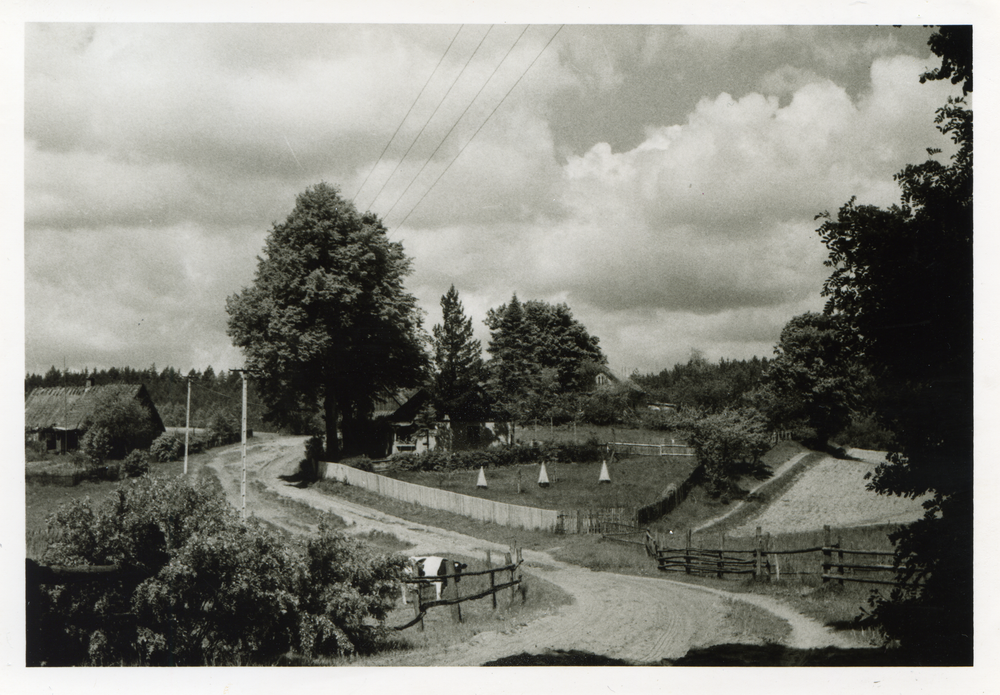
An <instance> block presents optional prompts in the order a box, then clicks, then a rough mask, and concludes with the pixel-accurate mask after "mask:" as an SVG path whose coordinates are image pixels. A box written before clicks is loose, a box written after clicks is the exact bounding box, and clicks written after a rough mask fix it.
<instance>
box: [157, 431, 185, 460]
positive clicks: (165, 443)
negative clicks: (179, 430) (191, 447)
mask: <svg viewBox="0 0 1000 695" xmlns="http://www.w3.org/2000/svg"><path fill="white" fill-rule="evenodd" d="M182 453H184V441H183V440H181V439H179V438H178V437H177V435H175V434H173V433H171V432H164V433H163V434H161V435H160V436H159V437H157V438H156V439H155V440H154V441H153V443H152V444H150V446H149V455H150V456H151V457H152V458H153V460H154V461H158V462H159V463H167V462H168V461H176V460H177V459H179V458H180V457H181V454H182Z"/></svg>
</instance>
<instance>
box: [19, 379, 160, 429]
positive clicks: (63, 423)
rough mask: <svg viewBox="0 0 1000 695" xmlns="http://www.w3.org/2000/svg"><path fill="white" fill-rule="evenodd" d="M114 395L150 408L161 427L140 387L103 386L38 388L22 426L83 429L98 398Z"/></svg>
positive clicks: (133, 385)
mask: <svg viewBox="0 0 1000 695" xmlns="http://www.w3.org/2000/svg"><path fill="white" fill-rule="evenodd" d="M104 394H115V395H118V396H125V397H126V398H136V399H138V400H139V401H140V402H142V403H143V404H144V405H147V406H149V407H150V408H151V412H152V414H153V417H154V422H159V423H160V427H161V428H162V427H163V423H162V421H161V420H160V415H159V413H157V412H156V406H155V405H153V401H152V399H151V398H150V397H149V394H148V392H147V391H146V387H145V386H143V385H142V384H106V385H104V386H57V387H53V388H37V389H35V390H34V391H32V392H31V393H30V394H29V395H28V399H27V400H26V401H25V403H24V426H25V427H26V428H28V429H49V428H53V429H65V430H80V429H83V428H84V427H85V426H86V423H87V419H88V418H89V417H90V416H91V415H92V414H93V412H94V408H95V406H96V405H97V403H98V399H99V397H100V396H102V395H104Z"/></svg>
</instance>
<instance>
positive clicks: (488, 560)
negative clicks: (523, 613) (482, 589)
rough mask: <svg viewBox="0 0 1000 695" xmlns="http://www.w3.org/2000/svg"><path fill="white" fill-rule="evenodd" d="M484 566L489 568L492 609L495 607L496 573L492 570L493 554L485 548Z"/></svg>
mask: <svg viewBox="0 0 1000 695" xmlns="http://www.w3.org/2000/svg"><path fill="white" fill-rule="evenodd" d="M486 566H487V567H489V568H490V598H491V599H493V610H496V609H497V592H496V589H494V587H495V586H496V584H497V582H496V579H495V577H496V573H495V572H493V555H492V554H491V553H490V551H489V550H488V549H487V551H486Z"/></svg>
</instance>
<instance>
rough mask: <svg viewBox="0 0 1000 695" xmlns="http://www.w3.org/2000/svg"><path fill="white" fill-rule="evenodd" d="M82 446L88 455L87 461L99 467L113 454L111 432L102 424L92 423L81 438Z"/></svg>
mask: <svg viewBox="0 0 1000 695" xmlns="http://www.w3.org/2000/svg"><path fill="white" fill-rule="evenodd" d="M80 448H81V449H83V453H84V455H85V456H86V457H87V463H88V464H89V465H91V466H94V467H97V466H101V465H103V464H104V462H105V461H106V460H107V459H108V458H110V456H111V448H112V440H111V432H110V431H109V430H108V428H106V427H103V426H101V425H91V426H90V427H89V428H88V429H87V431H86V432H85V433H84V435H83V438H82V439H81V440H80Z"/></svg>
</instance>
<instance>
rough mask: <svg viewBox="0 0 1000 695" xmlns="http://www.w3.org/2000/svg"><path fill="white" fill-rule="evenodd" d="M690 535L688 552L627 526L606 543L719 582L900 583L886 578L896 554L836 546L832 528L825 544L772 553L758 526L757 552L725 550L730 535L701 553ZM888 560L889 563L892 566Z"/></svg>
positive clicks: (609, 531) (609, 533)
mask: <svg viewBox="0 0 1000 695" xmlns="http://www.w3.org/2000/svg"><path fill="white" fill-rule="evenodd" d="M685 535H686V538H685V543H684V547H671V546H669V545H666V542H667V537H665V536H664V535H662V534H654V533H652V532H650V531H649V530H648V529H641V528H638V527H635V526H629V525H626V524H621V525H618V526H611V525H609V526H608V527H607V528H606V530H605V531H604V533H603V536H604V538H606V539H607V540H611V541H615V542H618V543H625V544H631V545H641V546H645V548H646V552H647V554H649V555H650V556H651V557H652V558H654V559H655V560H656V563H657V567H658V568H659V569H660V570H662V571H664V572H683V573H684V574H687V575H694V576H702V577H708V576H712V577H716V578H718V579H725V578H726V575H730V576H733V575H737V576H742V575H753V576H754V578H755V579H762V580H766V581H769V580H771V579H772V578H774V579H776V580H780V579H781V575H782V574H784V575H785V576H786V577H787V576H792V575H800V576H801V575H806V576H810V575H811V576H816V575H817V574H818V575H819V576H820V578H821V579H822V581H823V582H824V583H827V582H830V581H836V582H838V583H840V584H843V583H844V582H863V583H866V584H885V585H890V586H895V585H896V584H898V582H896V581H895V580H894V579H886V578H885V576H886V575H887V574H892V573H893V572H894V571H895V567H894V566H893V565H892V564H891V558H892V557H893V555H894V553H893V552H892V551H885V550H865V549H860V548H844V547H843V541H842V539H841V538H839V537H838V538H837V540H836V542H834V541H833V534H832V531H831V529H830V527H829V526H824V527H823V544H822V545H818V546H814V547H809V548H794V549H785V550H776V549H774V548H772V547H771V534H769V533H768V534H762V533H761V529H760V527H759V526H758V527H757V533H756V535H755V536H754V543H753V545H754V547H753V548H752V549H750V550H746V549H736V548H726V537H725V534H720V535H719V546H718V547H716V548H696V547H694V546H693V545H692V542H691V535H692V534H691V531H688V532H687V534H685ZM810 554H811V555H813V556H814V557H813V558H812V559H811V560H810V559H805V560H804V561H803V560H802V559H799V558H798V557H797V556H808V555H810ZM845 556H846V557H847V558H848V560H847V561H845ZM852 558H857V561H852ZM885 558H890V560H889V561H888V562H887V561H886V560H885ZM817 559H818V560H819V562H818V563H817V562H816V560H817ZM817 565H818V567H817ZM817 569H818V570H819V571H818V572H817Z"/></svg>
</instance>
